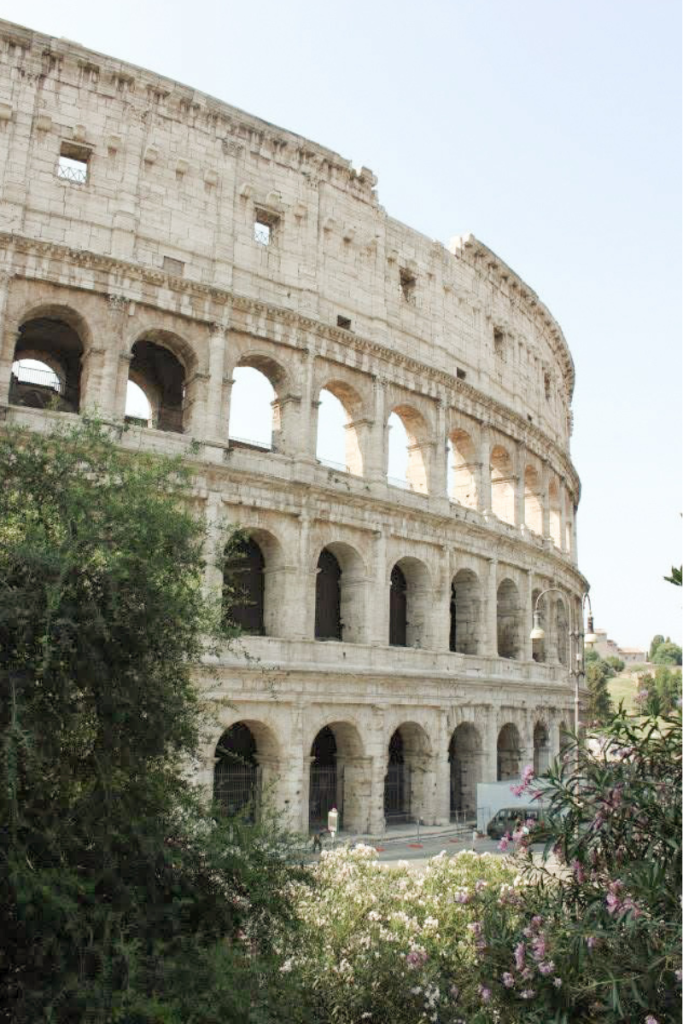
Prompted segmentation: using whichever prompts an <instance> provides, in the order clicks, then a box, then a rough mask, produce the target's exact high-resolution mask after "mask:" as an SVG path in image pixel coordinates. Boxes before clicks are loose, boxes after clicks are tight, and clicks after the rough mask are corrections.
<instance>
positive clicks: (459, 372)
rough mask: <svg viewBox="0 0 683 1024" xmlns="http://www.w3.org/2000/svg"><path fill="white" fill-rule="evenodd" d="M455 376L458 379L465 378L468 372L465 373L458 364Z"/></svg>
mask: <svg viewBox="0 0 683 1024" xmlns="http://www.w3.org/2000/svg"><path fill="white" fill-rule="evenodd" d="M455 376H456V377H457V378H458V380H464V379H465V377H466V376H467V374H466V373H465V371H464V370H461V369H460V367H459V366H458V367H457V368H456V371H455Z"/></svg>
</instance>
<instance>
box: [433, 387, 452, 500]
mask: <svg viewBox="0 0 683 1024" xmlns="http://www.w3.org/2000/svg"><path fill="white" fill-rule="evenodd" d="M433 441H434V445H433V448H434V451H433V455H432V459H431V466H430V473H429V494H430V495H432V496H433V497H434V498H447V497H448V444H447V440H446V403H445V401H444V399H443V398H439V400H438V402H437V403H436V431H435V435H434V438H433Z"/></svg>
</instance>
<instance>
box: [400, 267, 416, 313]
mask: <svg viewBox="0 0 683 1024" xmlns="http://www.w3.org/2000/svg"><path fill="white" fill-rule="evenodd" d="M399 279H400V282H401V292H402V293H403V298H404V299H405V301H406V302H409V303H410V304H411V305H415V288H416V285H417V278H416V277H415V274H413V272H412V271H410V270H408V269H407V268H406V267H401V270H400V271H399Z"/></svg>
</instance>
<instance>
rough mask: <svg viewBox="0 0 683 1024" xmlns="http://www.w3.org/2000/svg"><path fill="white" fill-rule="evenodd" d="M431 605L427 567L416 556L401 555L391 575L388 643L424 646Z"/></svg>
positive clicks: (403, 645) (401, 645)
mask: <svg viewBox="0 0 683 1024" xmlns="http://www.w3.org/2000/svg"><path fill="white" fill-rule="evenodd" d="M431 609H432V595H431V593H430V587H429V573H428V572H427V567H426V566H425V565H424V563H423V562H421V561H420V560H419V559H417V558H411V557H407V558H401V559H400V560H399V561H398V562H397V563H396V564H395V565H394V567H393V569H392V570H391V576H390V587H389V644H390V646H391V647H427V646H428V644H429V617H430V615H431Z"/></svg>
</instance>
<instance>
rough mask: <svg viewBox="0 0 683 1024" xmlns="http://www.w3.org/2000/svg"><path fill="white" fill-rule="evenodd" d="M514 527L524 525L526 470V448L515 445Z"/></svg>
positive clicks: (521, 445)
mask: <svg viewBox="0 0 683 1024" xmlns="http://www.w3.org/2000/svg"><path fill="white" fill-rule="evenodd" d="M514 458H515V468H514V473H515V526H517V527H519V528H521V527H523V526H524V525H525V518H524V472H525V469H526V446H525V445H523V444H517V445H515V455H514Z"/></svg>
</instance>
